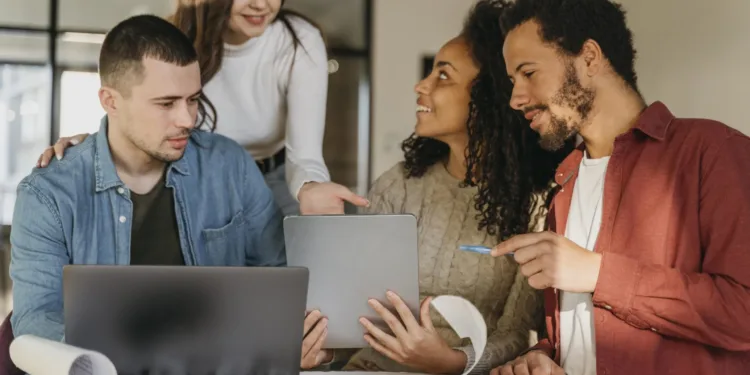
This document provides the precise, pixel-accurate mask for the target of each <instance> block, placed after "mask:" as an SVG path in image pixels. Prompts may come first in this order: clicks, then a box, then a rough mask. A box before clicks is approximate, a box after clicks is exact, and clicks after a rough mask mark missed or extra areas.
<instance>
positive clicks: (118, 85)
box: [99, 15, 217, 131]
mask: <svg viewBox="0 0 750 375" xmlns="http://www.w3.org/2000/svg"><path fill="white" fill-rule="evenodd" d="M147 57H148V58H152V59H156V60H159V61H163V62H166V63H170V64H175V65H178V66H187V65H190V64H192V63H195V62H197V61H198V54H197V53H196V52H195V48H193V44H192V43H191V42H190V40H189V39H188V37H187V36H185V34H183V33H182V31H180V29H178V28H177V27H175V26H174V25H172V24H171V23H169V22H168V21H166V20H164V19H162V18H159V17H157V16H153V15H140V16H134V17H130V18H128V19H126V20H125V21H122V22H120V23H119V24H117V26H115V27H114V28H112V30H110V31H109V33H107V36H106V37H105V38H104V43H103V44H102V49H101V52H100V53H99V78H100V79H101V81H102V85H104V86H107V87H112V88H114V89H115V90H117V91H119V92H120V93H121V94H122V95H124V96H126V97H127V96H129V95H130V93H131V88H132V86H133V85H136V84H138V83H140V82H142V81H143V78H144V67H143V59H145V58H147ZM198 113H199V118H200V123H199V124H197V126H198V127H201V126H202V125H204V124H209V125H208V126H209V130H211V131H213V130H214V129H215V128H216V121H217V116H216V109H215V108H214V106H213V105H212V104H211V102H210V101H209V100H208V98H206V97H205V95H201V98H200V101H199V107H198Z"/></svg>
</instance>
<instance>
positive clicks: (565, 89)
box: [524, 62, 596, 151]
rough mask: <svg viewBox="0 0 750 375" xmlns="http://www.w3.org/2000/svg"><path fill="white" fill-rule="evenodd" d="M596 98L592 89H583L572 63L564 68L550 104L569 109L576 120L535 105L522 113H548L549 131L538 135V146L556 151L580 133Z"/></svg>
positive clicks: (544, 106) (546, 106) (547, 107)
mask: <svg viewBox="0 0 750 375" xmlns="http://www.w3.org/2000/svg"><path fill="white" fill-rule="evenodd" d="M595 98H596V92H595V91H594V90H593V89H588V88H584V87H583V86H582V85H581V81H580V80H579V79H578V75H577V74H576V71H575V68H574V67H573V63H572V62H570V63H569V64H568V65H567V67H566V68H565V78H564V80H563V84H562V87H561V88H560V90H559V91H558V92H557V93H555V95H554V96H553V97H552V99H551V100H550V102H551V103H552V104H554V105H557V106H560V107H565V108H570V109H573V110H574V111H575V113H576V114H578V118H579V119H578V120H574V119H572V118H563V117H561V116H557V115H555V114H553V113H552V112H550V111H549V106H548V105H543V104H542V105H537V106H533V107H531V108H529V109H525V110H524V112H527V111H532V110H542V111H547V112H549V113H550V124H549V129H548V130H547V131H546V132H543V133H540V134H539V137H540V138H539V146H541V147H542V148H543V149H545V150H547V151H557V150H560V149H561V148H563V146H565V143H566V142H567V141H568V140H569V139H570V138H572V137H573V136H575V135H576V134H578V132H580V131H581V127H582V126H583V124H584V123H585V122H586V120H588V117H589V114H590V113H591V109H592V107H593V104H594V99H595Z"/></svg>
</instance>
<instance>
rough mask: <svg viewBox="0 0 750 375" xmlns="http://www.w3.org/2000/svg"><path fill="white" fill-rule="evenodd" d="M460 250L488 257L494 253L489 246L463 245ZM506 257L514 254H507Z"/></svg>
mask: <svg viewBox="0 0 750 375" xmlns="http://www.w3.org/2000/svg"><path fill="white" fill-rule="evenodd" d="M459 249H461V250H463V251H471V252H474V253H479V254H486V255H488V254H489V253H490V252H491V251H492V249H491V248H489V247H487V246H481V245H461V246H459ZM505 255H511V256H512V255H513V252H510V253H507V254H505Z"/></svg>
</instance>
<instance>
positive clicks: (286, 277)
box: [63, 265, 308, 374]
mask: <svg viewBox="0 0 750 375" xmlns="http://www.w3.org/2000/svg"><path fill="white" fill-rule="evenodd" d="M307 287H308V271H307V270H306V269H304V268H286V267H278V268H276V267H274V268H261V267H180V266H83V265H74V266H66V267H65V268H64V269H63V296H64V297H63V298H64V316H65V341H66V342H67V343H69V344H72V345H76V346H80V347H83V348H86V349H90V350H96V351H99V352H101V353H102V354H104V355H106V356H107V357H109V359H110V360H111V361H112V362H113V363H114V365H115V368H116V369H117V372H118V374H298V373H299V366H300V355H301V353H300V352H301V346H302V333H303V321H304V319H303V317H304V311H305V303H306V295H307Z"/></svg>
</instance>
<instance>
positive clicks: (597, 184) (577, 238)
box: [560, 155, 609, 375]
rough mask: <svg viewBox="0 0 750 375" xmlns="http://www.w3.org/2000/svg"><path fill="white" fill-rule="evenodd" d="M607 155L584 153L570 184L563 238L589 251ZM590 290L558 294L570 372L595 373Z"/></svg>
mask: <svg viewBox="0 0 750 375" xmlns="http://www.w3.org/2000/svg"><path fill="white" fill-rule="evenodd" d="M608 163H609V156H607V157H604V158H601V159H589V158H588V157H587V155H584V158H583V160H581V165H580V167H579V170H578V179H577V180H576V182H575V186H574V187H573V198H572V200H571V202H570V211H569V212H568V224H567V227H566V228H565V237H567V238H568V239H570V240H571V241H573V242H575V243H576V244H577V245H578V246H581V247H583V248H585V249H587V250H590V251H593V250H594V245H595V244H596V239H597V237H598V236H599V228H600V226H601V223H602V197H603V196H604V176H605V174H606V171H607V164H608ZM591 296H592V294H591V293H571V292H561V293H560V349H561V350H562V356H561V363H562V367H563V369H565V372H566V373H567V374H570V375H596V342H595V339H594V319H593V314H592V312H593V310H594V304H593V303H592V302H591Z"/></svg>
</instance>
